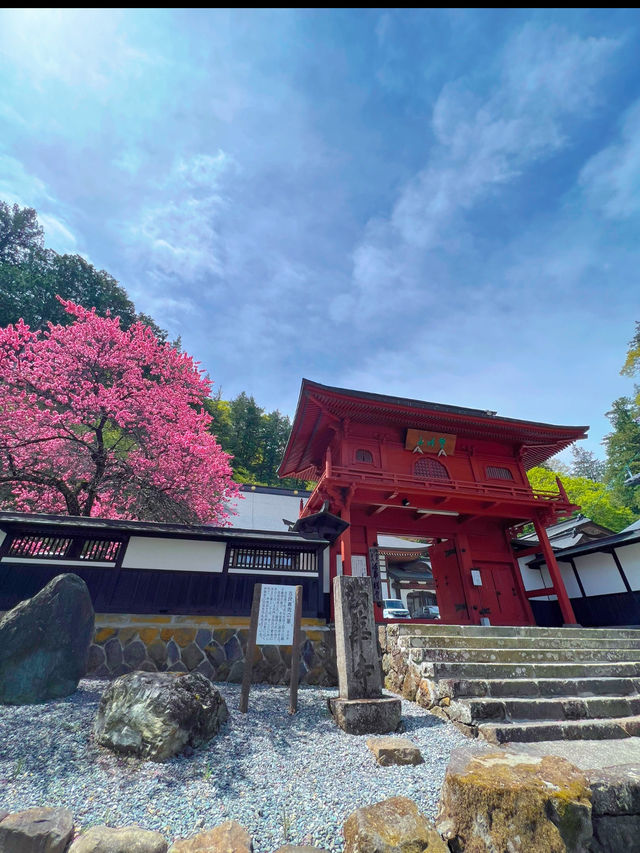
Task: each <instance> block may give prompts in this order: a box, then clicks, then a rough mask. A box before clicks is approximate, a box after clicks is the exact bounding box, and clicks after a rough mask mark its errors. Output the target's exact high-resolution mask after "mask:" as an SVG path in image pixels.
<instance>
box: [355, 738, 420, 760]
mask: <svg viewBox="0 0 640 853" xmlns="http://www.w3.org/2000/svg"><path fill="white" fill-rule="evenodd" d="M367 747H368V748H369V749H370V750H371V752H372V753H373V755H374V757H375V759H376V761H377V762H378V764H379V765H380V766H381V767H389V766H390V765H391V764H424V758H423V757H422V753H421V752H420V750H419V749H418V747H417V746H415V745H414V744H412V743H411V741H410V740H407V738H405V737H370V738H368V739H367Z"/></svg>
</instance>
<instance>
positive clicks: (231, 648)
mask: <svg viewBox="0 0 640 853" xmlns="http://www.w3.org/2000/svg"><path fill="white" fill-rule="evenodd" d="M224 651H225V655H226V658H227V660H228V661H237V660H242V646H241V645H240V640H239V639H238V637H237V636H236V635H235V634H234V636H233V637H231V639H230V640H227V642H226V643H225V644H224Z"/></svg>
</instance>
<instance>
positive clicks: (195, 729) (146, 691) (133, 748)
mask: <svg viewBox="0 0 640 853" xmlns="http://www.w3.org/2000/svg"><path fill="white" fill-rule="evenodd" d="M228 716H229V715H228V710H227V706H226V703H225V701H224V699H223V698H222V696H221V695H220V693H219V692H218V690H216V688H215V687H214V686H213V685H212V684H211V682H210V681H209V680H208V679H206V678H205V677H204V676H203V675H200V674H199V673H189V674H187V675H178V676H176V675H172V674H171V673H151V672H132V673H130V674H129V675H125V676H122V677H121V678H117V679H116V680H115V681H113V682H112V683H111V684H110V685H109V686H108V687H107V689H106V690H105V691H104V693H103V694H102V698H101V700H100V706H99V708H98V713H97V715H96V721H95V727H94V732H95V737H96V741H97V742H98V743H99V744H100V745H101V746H107V747H109V748H111V749H113V750H114V751H116V752H122V753H128V754H133V755H137V756H139V757H142V758H148V759H151V760H152V761H164V760H165V759H167V758H170V757H171V756H172V755H176V754H177V753H179V752H181V751H182V750H183V749H184V748H185V747H186V746H190V747H192V748H193V747H197V746H199V745H200V744H201V743H203V742H205V741H207V740H209V739H210V738H212V737H213V736H214V735H216V734H217V733H218V731H219V730H220V727H221V726H222V724H223V723H224V722H226V720H227V719H228Z"/></svg>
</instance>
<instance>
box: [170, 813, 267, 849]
mask: <svg viewBox="0 0 640 853" xmlns="http://www.w3.org/2000/svg"><path fill="white" fill-rule="evenodd" d="M252 851H253V842H252V840H251V836H250V835H249V833H248V832H247V830H246V829H245V828H244V826H241V825H240V824H239V823H236V821H235V820H228V821H227V822H226V823H221V824H220V825H219V826H216V827H214V828H213V829H207V830H205V832H200V833H198V835H194V836H192V837H191V838H181V839H178V841H176V842H175V844H174V845H173V846H172V847H171V849H170V850H169V853H252Z"/></svg>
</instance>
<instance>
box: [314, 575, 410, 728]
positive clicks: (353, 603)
mask: <svg viewBox="0 0 640 853" xmlns="http://www.w3.org/2000/svg"><path fill="white" fill-rule="evenodd" d="M333 599H334V605H335V620H336V653H337V663H338V686H339V689H340V695H339V696H338V697H337V698H332V699H329V710H330V712H331V714H332V715H333V718H334V720H335V721H336V723H337V725H338V726H340V728H341V729H344V731H345V732H348V733H349V734H354V735H363V734H386V733H387V732H393V731H396V729H397V728H398V726H399V725H400V717H401V703H400V699H389V698H387V697H385V696H383V695H382V668H381V665H380V655H379V653H378V645H377V642H376V630H375V622H374V619H373V589H372V586H371V578H369V577H365V578H361V577H350V576H347V575H340V576H338V577H336V578H334V580H333Z"/></svg>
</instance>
